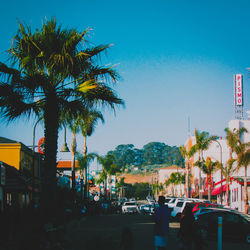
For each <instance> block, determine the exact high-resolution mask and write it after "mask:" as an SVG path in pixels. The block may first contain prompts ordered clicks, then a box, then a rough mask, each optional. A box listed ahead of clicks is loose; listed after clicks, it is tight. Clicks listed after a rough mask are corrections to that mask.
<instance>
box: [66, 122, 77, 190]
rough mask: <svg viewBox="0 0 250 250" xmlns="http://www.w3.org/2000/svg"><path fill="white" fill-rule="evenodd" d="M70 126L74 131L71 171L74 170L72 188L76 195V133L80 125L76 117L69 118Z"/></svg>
mask: <svg viewBox="0 0 250 250" xmlns="http://www.w3.org/2000/svg"><path fill="white" fill-rule="evenodd" d="M68 126H69V128H70V130H71V131H72V133H73V140H72V144H71V154H72V166H71V172H72V190H73V194H74V195H75V191H76V190H75V155H76V150H77V143H76V134H77V133H78V132H79V127H78V124H77V121H76V120H75V119H73V120H71V119H70V120H68Z"/></svg>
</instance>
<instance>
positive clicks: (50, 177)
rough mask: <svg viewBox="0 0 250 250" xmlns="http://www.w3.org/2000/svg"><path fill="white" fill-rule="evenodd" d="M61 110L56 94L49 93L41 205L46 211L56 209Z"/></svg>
mask: <svg viewBox="0 0 250 250" xmlns="http://www.w3.org/2000/svg"><path fill="white" fill-rule="evenodd" d="M58 120H59V110H58V105H57V99H56V96H55V95H54V94H53V93H50V94H48V96H47V101H46V104H45V110H44V123H45V125H44V136H45V138H46V139H45V153H44V156H45V158H44V163H43V166H42V169H43V171H42V175H43V176H42V177H43V185H42V197H41V199H42V200H41V205H42V209H43V211H44V212H45V213H46V212H48V211H50V212H51V210H52V211H54V210H55V209H56V186H57V185H56V155H57V147H58V144H57V143H58V141H57V140H58V128H59V123H58Z"/></svg>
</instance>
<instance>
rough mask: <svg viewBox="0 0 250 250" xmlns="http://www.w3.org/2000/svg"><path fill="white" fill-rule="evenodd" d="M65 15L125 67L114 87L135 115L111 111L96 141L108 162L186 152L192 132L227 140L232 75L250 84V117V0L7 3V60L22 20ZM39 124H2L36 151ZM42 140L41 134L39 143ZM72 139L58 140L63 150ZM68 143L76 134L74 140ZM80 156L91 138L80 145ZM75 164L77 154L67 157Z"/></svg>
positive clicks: (1, 45)
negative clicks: (158, 150) (140, 151)
mask: <svg viewBox="0 0 250 250" xmlns="http://www.w3.org/2000/svg"><path fill="white" fill-rule="evenodd" d="M51 17H56V19H57V22H58V23H59V24H62V25H63V26H64V27H68V28H77V29H78V30H79V31H83V30H84V29H86V28H88V27H90V28H91V29H92V31H91V32H90V34H89V41H90V42H91V43H93V44H95V45H98V44H114V46H113V47H112V48H111V49H110V50H109V52H108V54H107V56H106V58H105V60H104V61H105V62H109V63H111V64H117V66H116V69H117V70H118V71H119V73H120V75H121V77H122V79H121V80H120V81H119V83H118V84H117V87H115V90H116V91H117V92H118V94H119V96H120V97H121V98H122V99H123V100H124V101H125V103H126V107H125V108H120V109H117V111H116V115H114V114H113V112H110V111H106V112H105V113H104V116H105V124H104V125H102V124H100V125H98V126H97V128H96V130H95V133H94V134H93V136H91V137H90V138H89V139H88V151H89V152H97V153H99V154H101V155H104V154H106V153H107V151H109V150H113V149H114V148H115V147H116V146H118V145H119V144H134V145H135V147H137V148H142V147H143V145H145V144H147V143H149V142H153V141H159V142H164V143H166V144H168V145H171V146H173V145H177V146H179V145H181V144H184V143H185V141H186V139H187V135H188V117H190V130H191V133H192V134H193V133H194V129H195V128H197V129H198V130H200V131H208V132H209V133H210V134H213V135H218V136H224V135H225V134H224V128H225V127H227V126H228V122H229V120H231V119H233V118H234V100H233V75H234V74H235V73H241V74H243V77H244V104H245V106H244V110H250V84H249V83H250V78H249V77H250V75H249V74H248V72H247V68H248V67H250V1H249V0H202V1H201V0H189V1H187V0H178V1H177V0H140V1H139V0H123V1H122V0H106V1H103V0H88V1H87V0H86V1H85V0H81V1H80V0H78V1H76V0H71V1H64V0H61V1H58V0H50V1H48V0H43V1H41V0H36V1H30V0H27V1H17V0H13V1H4V2H3V3H1V15H0V27H1V34H2V35H1V39H0V61H4V62H5V60H6V55H5V53H4V51H6V50H7V49H8V48H9V47H10V45H11V38H12V37H13V36H14V35H15V34H16V31H17V28H18V21H21V22H24V23H26V24H28V25H30V26H31V27H32V28H33V29H36V28H41V25H42V22H43V21H44V20H46V19H47V20H49V19H51ZM34 122H35V121H30V122H27V121H26V122H24V121H17V122H15V123H13V124H8V125H6V124H5V123H4V122H3V121H2V122H0V136H4V137H7V138H10V139H13V140H17V141H21V142H23V143H24V144H26V145H28V146H29V145H32V133H33V132H32V130H33V125H34ZM42 136H43V128H42V127H41V126H38V127H37V130H36V142H37V141H38V139H39V138H41V137H42ZM62 141H63V133H62V131H60V133H59V144H58V147H59V150H60V148H61V147H62ZM67 142H68V145H70V144H71V142H72V135H71V134H70V132H69V131H68V132H67ZM77 143H78V150H79V151H80V150H81V148H82V137H81V136H80V135H79V136H78V137H77ZM63 158H64V159H67V158H69V159H70V154H67V153H66V154H62V153H60V154H59V155H58V159H63Z"/></svg>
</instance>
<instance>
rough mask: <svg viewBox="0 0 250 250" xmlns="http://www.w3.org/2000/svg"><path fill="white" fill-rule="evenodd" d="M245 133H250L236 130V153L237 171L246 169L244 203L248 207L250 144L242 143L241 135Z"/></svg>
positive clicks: (243, 129)
mask: <svg viewBox="0 0 250 250" xmlns="http://www.w3.org/2000/svg"><path fill="white" fill-rule="evenodd" d="M244 132H248V131H247V129H245V128H241V129H239V130H236V134H237V135H238V136H237V138H238V139H237V143H236V145H235V153H236V154H237V157H236V161H237V169H239V168H241V167H243V168H244V193H245V194H244V203H245V206H247V205H248V191H247V166H248V165H249V164H250V148H249V147H250V142H247V143H243V142H241V135H242V134H243V133H244Z"/></svg>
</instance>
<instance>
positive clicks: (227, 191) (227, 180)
mask: <svg viewBox="0 0 250 250" xmlns="http://www.w3.org/2000/svg"><path fill="white" fill-rule="evenodd" d="M229 178H230V177H229ZM229 178H227V179H226V182H227V183H226V185H227V189H226V196H227V206H229V200H230V197H229Z"/></svg>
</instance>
